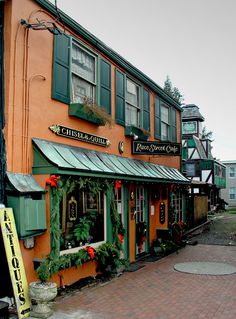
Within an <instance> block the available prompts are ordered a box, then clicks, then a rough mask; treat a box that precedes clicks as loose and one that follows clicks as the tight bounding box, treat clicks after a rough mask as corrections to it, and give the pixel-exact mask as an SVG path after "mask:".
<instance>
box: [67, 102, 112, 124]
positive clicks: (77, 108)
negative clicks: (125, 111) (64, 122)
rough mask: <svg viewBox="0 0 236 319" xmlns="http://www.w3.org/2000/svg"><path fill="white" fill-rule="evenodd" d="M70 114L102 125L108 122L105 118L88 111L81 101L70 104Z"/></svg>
mask: <svg viewBox="0 0 236 319" xmlns="http://www.w3.org/2000/svg"><path fill="white" fill-rule="evenodd" d="M69 115H70V116H74V117H77V118H79V119H83V120H86V121H88V122H91V123H93V124H96V125H100V126H104V125H105V124H106V122H105V121H104V120H102V119H99V118H98V117H96V116H95V115H94V114H92V113H88V111H86V110H85V109H84V106H83V104H80V103H71V104H70V105H69Z"/></svg>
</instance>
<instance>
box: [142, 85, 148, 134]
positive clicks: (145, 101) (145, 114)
mask: <svg viewBox="0 0 236 319" xmlns="http://www.w3.org/2000/svg"><path fill="white" fill-rule="evenodd" d="M142 100H143V101H142V102H143V107H142V111H143V121H142V122H143V126H142V127H143V128H144V129H145V130H146V131H147V132H150V94H149V91H148V90H146V89H145V88H143V90H142Z"/></svg>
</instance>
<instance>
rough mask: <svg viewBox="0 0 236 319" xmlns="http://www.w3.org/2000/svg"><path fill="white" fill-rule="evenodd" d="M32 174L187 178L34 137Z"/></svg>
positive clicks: (175, 180) (142, 163)
mask: <svg viewBox="0 0 236 319" xmlns="http://www.w3.org/2000/svg"><path fill="white" fill-rule="evenodd" d="M33 146H34V163H33V174H46V173H49V174H70V175H81V176H94V177H104V178H116V179H126V180H133V181H148V182H168V183H184V184H188V183H190V181H189V180H188V179H187V178H186V177H184V176H183V175H182V174H181V173H180V172H179V171H178V170H177V169H176V168H170V167H166V166H163V165H158V164H153V163H149V162H145V161H141V160H136V159H131V158H127V157H122V156H117V155H112V154H108V153H104V152H98V151H94V150H89V149H85V148H81V147H74V146H70V145H66V144H59V143H54V142H50V141H46V140H41V139H36V138H34V139H33Z"/></svg>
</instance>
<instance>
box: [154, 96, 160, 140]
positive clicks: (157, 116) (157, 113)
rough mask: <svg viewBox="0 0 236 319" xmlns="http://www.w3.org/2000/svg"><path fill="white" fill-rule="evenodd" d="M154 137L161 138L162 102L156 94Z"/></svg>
mask: <svg viewBox="0 0 236 319" xmlns="http://www.w3.org/2000/svg"><path fill="white" fill-rule="evenodd" d="M154 137H155V138H158V139H160V138H161V104H160V99H159V98H158V97H157V96H155V104H154Z"/></svg>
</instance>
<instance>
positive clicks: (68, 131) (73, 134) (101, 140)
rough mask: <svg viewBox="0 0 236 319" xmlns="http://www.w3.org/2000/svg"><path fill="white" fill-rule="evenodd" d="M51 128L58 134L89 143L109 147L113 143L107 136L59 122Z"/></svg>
mask: <svg viewBox="0 0 236 319" xmlns="http://www.w3.org/2000/svg"><path fill="white" fill-rule="evenodd" d="M49 129H50V130H51V131H52V132H53V133H55V134H57V135H60V136H63V137H68V138H72V139H74V140H79V141H82V142H87V143H91V144H95V145H99V146H104V147H108V146H109V145H111V142H110V141H109V140H108V139H107V138H105V137H102V136H98V135H93V134H90V133H86V132H82V131H78V130H75V129H72V128H70V127H66V126H62V125H59V124H57V125H51V126H50V127H49Z"/></svg>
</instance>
